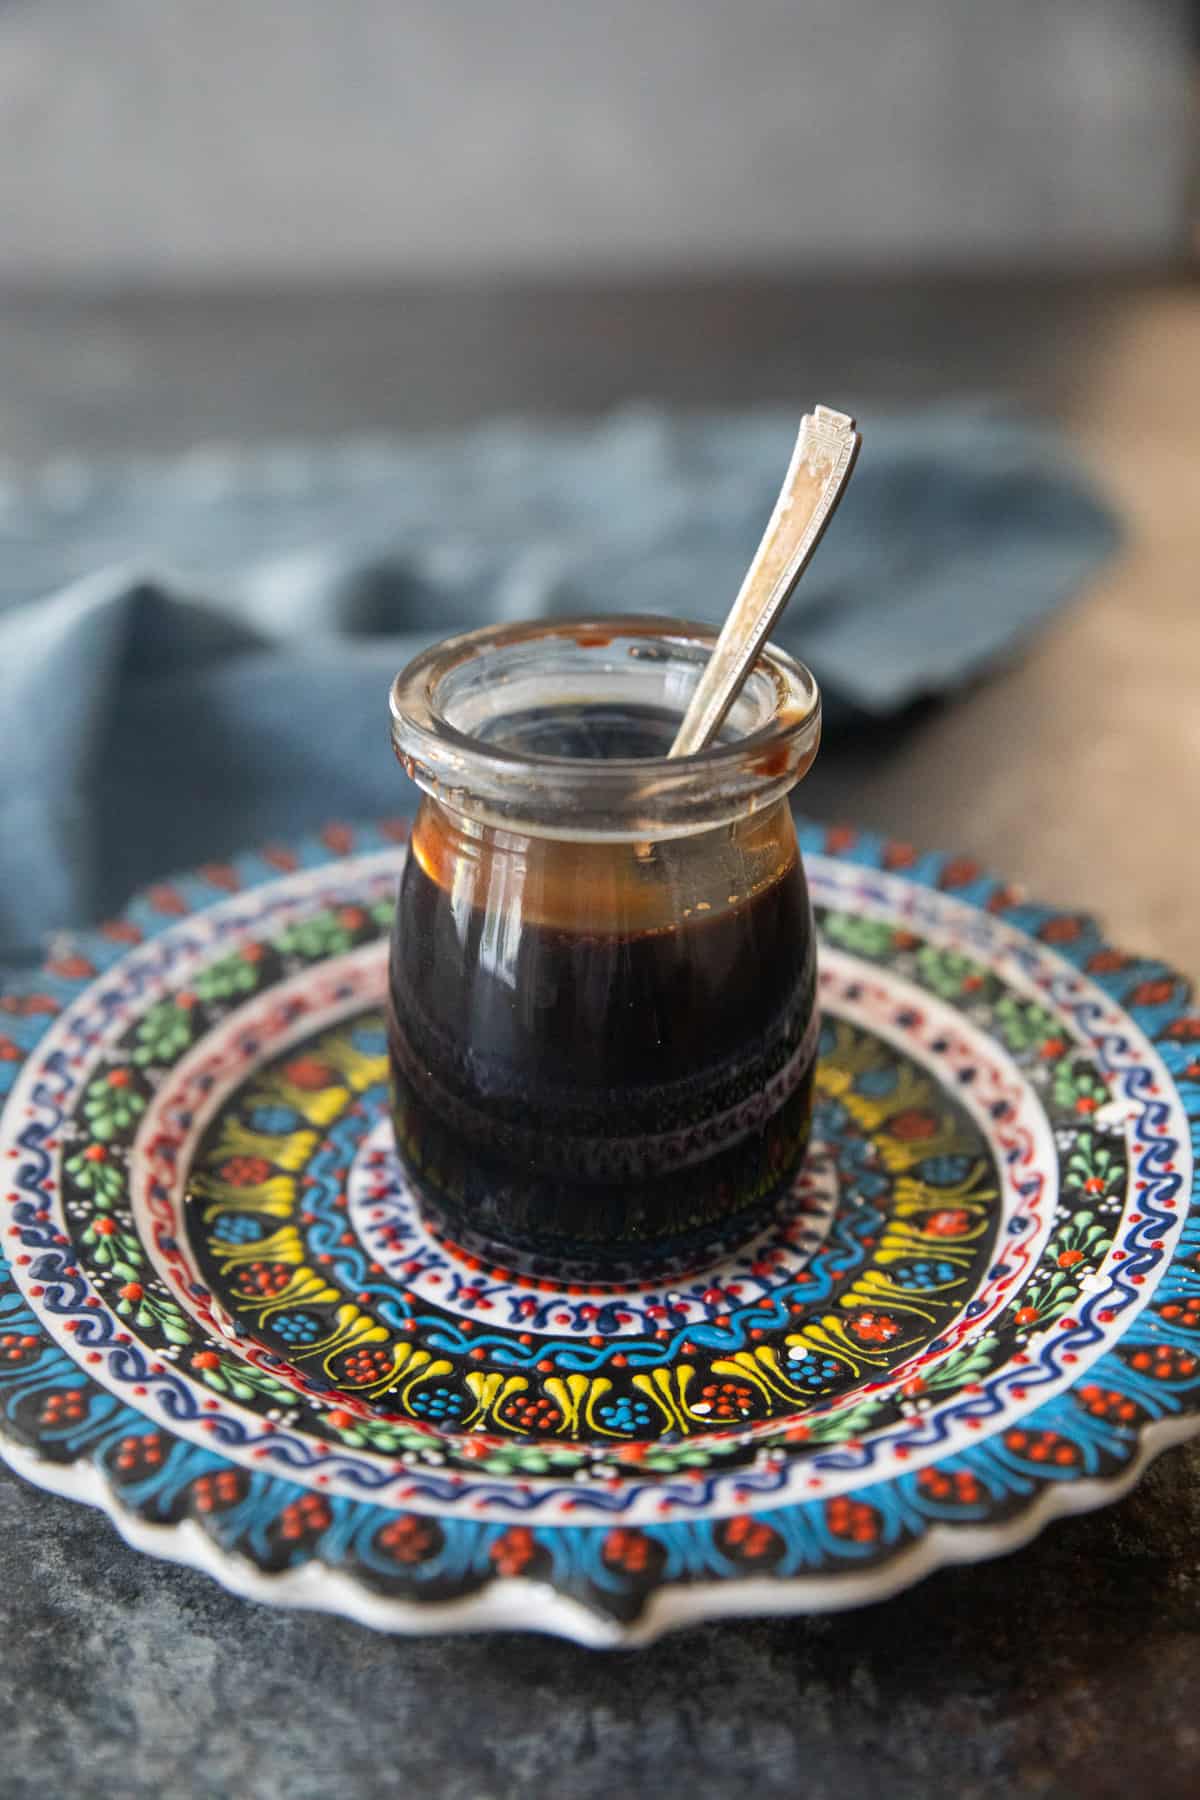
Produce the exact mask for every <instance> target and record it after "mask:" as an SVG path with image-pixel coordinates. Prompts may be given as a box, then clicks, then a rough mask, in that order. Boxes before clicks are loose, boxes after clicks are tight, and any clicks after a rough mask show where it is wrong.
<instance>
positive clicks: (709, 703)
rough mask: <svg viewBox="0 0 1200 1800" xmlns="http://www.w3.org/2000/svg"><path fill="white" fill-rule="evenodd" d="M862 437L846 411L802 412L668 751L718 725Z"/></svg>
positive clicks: (675, 752) (684, 752)
mask: <svg viewBox="0 0 1200 1800" xmlns="http://www.w3.org/2000/svg"><path fill="white" fill-rule="evenodd" d="M861 443H862V439H861V438H860V436H859V435H858V433H857V431H855V429H854V420H853V419H852V418H850V417H849V416H848V415H847V414H846V413H840V412H834V411H833V410H832V409H831V408H830V407H828V406H818V407H817V408H816V410H815V412H811V413H805V415H804V417H803V418H802V419H801V421H800V435H799V436H798V437H797V439H796V448H795V449H794V450H793V452H792V460H791V463H790V464H789V466H788V472H787V475H786V477H785V478H784V483H783V487H782V488H781V489H780V492H779V498H778V500H777V501H776V502H775V510H774V512H773V513H772V514H771V517H770V520H769V521H768V524H767V529H766V531H765V532H764V534H763V540H762V543H761V544H760V545H759V546H758V549H757V551H756V552H755V556H754V561H753V562H752V563H751V564H750V567H749V569H748V570H747V571H746V579H745V580H744V581H743V582H742V586H741V590H740V592H739V594H738V597H737V599H736V600H735V601H734V603H733V605H732V607H731V608H730V610H729V617H728V618H727V619H726V621H725V623H724V625H723V626H722V627H721V635H720V637H719V638H718V639H717V641H716V644H715V646H714V648H713V653H712V655H711V656H710V657H709V659H708V662H707V664H706V666H705V669H704V673H703V675H701V677H700V680H699V683H698V685H697V687H696V691H695V693H694V694H693V695H692V698H691V701H690V702H689V705H688V709H687V711H686V712H685V713H684V715H683V723H682V725H681V726H680V727H679V731H678V733H677V734H676V738H675V742H674V743H673V744H672V745H671V749H670V752H669V754H670V755H671V756H693V755H694V754H695V752H696V751H697V750H703V749H704V747H705V745H707V744H711V743H712V741H713V739H714V738H715V737H716V735H717V733H718V731H720V729H721V726H722V725H723V724H724V722H725V717H726V714H727V713H728V711H729V709H730V707H731V706H732V705H733V703H734V701H735V700H736V699H737V697H738V694H739V693H740V692H741V689H742V683H743V682H744V681H745V679H746V677H747V676H748V675H749V673H750V671H751V669H752V668H753V667H754V664H755V661H756V659H757V657H758V653H759V651H760V650H761V649H762V647H763V645H764V644H765V643H766V641H767V639H768V637H769V636H770V635H771V632H772V631H773V629H774V627H775V624H776V622H777V620H778V619H779V616H780V614H781V613H782V612H783V609H784V607H785V606H786V605H787V603H788V601H789V600H790V599H791V597H792V594H793V592H794V590H795V587H796V583H797V582H798V581H799V579H800V577H801V575H803V573H804V571H805V569H806V568H807V567H808V564H809V562H810V561H811V559H812V554H813V551H814V550H815V549H816V547H817V545H818V544H819V543H820V541H821V534H822V532H823V531H824V530H825V527H826V525H828V523H829V521H830V519H831V518H832V517H833V511H834V508H835V507H836V506H837V503H838V501H839V500H840V499H841V497H842V493H843V491H844V490H845V486H846V483H847V482H848V481H849V479H850V473H851V470H852V469H853V468H854V461H855V458H856V457H857V455H858V448H859V445H860V444H861Z"/></svg>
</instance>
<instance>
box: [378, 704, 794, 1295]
mask: <svg viewBox="0 0 1200 1800" xmlns="http://www.w3.org/2000/svg"><path fill="white" fill-rule="evenodd" d="M674 726H675V720H674V718H673V716H671V715H668V714H665V713H661V714H660V713H657V712H653V713H652V712H650V711H649V710H648V709H646V710H640V711H639V712H637V713H636V714H633V713H631V712H630V711H628V710H622V711H617V710H615V709H611V708H607V709H600V708H584V709H571V711H570V712H567V711H566V710H565V709H563V710H562V711H559V712H555V713H551V714H538V715H534V716H530V717H527V718H525V719H517V720H509V721H506V722H505V727H504V740H503V741H504V742H505V743H506V744H509V745H510V746H512V747H514V748H519V749H522V750H537V751H539V752H540V753H542V754H547V755H575V756H579V755H608V756H612V755H622V756H657V755H662V754H664V753H665V750H666V747H667V746H668V745H669V743H670V740H671V736H672V734H673V731H674ZM815 979H816V974H815V957H814V942H813V928H812V919H811V913H810V910H809V903H808V895H807V890H806V887H805V882H804V875H803V870H802V867H801V864H800V859H799V855H798V851H797V848H796V842H795V833H794V829H793V826H792V823H791V817H790V814H789V812H788V809H787V805H786V802H780V803H779V804H778V805H776V806H774V807H772V808H770V809H768V810H767V811H765V812H764V813H762V814H761V815H755V816H752V817H750V818H749V819H745V820H741V821H738V822H736V823H735V824H733V825H725V826H721V827H719V828H717V829H716V830H712V831H706V832H705V833H703V834H701V835H699V836H695V837H688V838H678V839H671V840H667V841H665V842H661V843H656V844H652V845H649V844H643V845H634V844H629V843H624V842H622V843H604V842H594V841H586V842H570V841H563V840H562V839H551V838H539V837H533V836H526V835H523V834H521V835H518V834H512V833H507V834H505V833H498V832H496V831H494V830H491V829H490V828H486V827H481V826H478V825H471V824H470V823H469V821H467V820H465V819H463V818H462V817H461V816H459V815H457V814H455V813H451V812H449V811H447V810H446V809H444V808H442V807H441V806H439V805H437V804H435V803H433V802H431V801H426V802H425V803H424V805H423V807H422V810H421V813H420V815H419V817H418V820H417V823H416V826H415V828H414V833H413V841H412V848H411V853H410V855H409V857H408V859H407V863H406V866H405V870H404V874H403V877H402V881H401V886H400V894H399V898H398V903H397V911H396V924H395V930H394V934H393V941H392V958H391V994H390V1006H389V1040H390V1054H391V1065H392V1081H393V1097H394V1114H395V1122H396V1133H397V1142H398V1146H399V1149H400V1152H401V1156H402V1158H403V1160H404V1162H405V1164H406V1167H407V1169H408V1172H409V1175H410V1177H411V1179H412V1181H413V1183H414V1185H415V1187H416V1189H417V1191H418V1194H419V1196H420V1197H421V1200H422V1202H423V1204H424V1206H425V1208H426V1210H427V1211H428V1212H429V1213H430V1214H431V1215H432V1218H433V1222H434V1223H435V1225H436V1226H437V1227H438V1228H439V1229H441V1230H442V1231H444V1232H445V1233H446V1234H447V1235H449V1236H450V1237H452V1238H453V1239H455V1240H456V1241H457V1242H459V1243H463V1244H465V1245H467V1246H468V1247H470V1248H472V1249H474V1250H476V1251H479V1252H481V1253H483V1254H488V1255H492V1256H496V1257H500V1258H501V1259H504V1260H507V1261H509V1262H513V1261H519V1262H521V1263H522V1264H523V1265H524V1266H537V1265H538V1263H539V1262H544V1263H545V1264H546V1266H548V1267H550V1266H553V1265H555V1264H556V1263H561V1261H562V1260H563V1259H564V1258H565V1259H567V1260H570V1261H576V1262H579V1263H581V1264H582V1265H585V1266H587V1267H589V1268H594V1269H596V1270H598V1271H602V1270H603V1269H604V1268H605V1267H610V1268H615V1267H616V1266H617V1265H628V1266H630V1267H639V1266H640V1267H643V1268H644V1267H645V1265H646V1260H647V1257H648V1256H649V1257H651V1258H653V1257H655V1256H662V1257H663V1258H664V1259H666V1260H667V1261H669V1262H671V1263H672V1264H680V1265H682V1264H684V1263H686V1262H687V1261H689V1260H692V1261H695V1260H698V1259H699V1258H700V1257H701V1256H702V1255H703V1254H706V1253H708V1252H709V1251H710V1250H712V1249H715V1248H716V1247H718V1245H720V1244H721V1243H726V1242H730V1241H734V1240H735V1239H736V1238H737V1237H739V1236H745V1235H746V1234H747V1233H748V1232H749V1231H751V1230H753V1228H754V1226H755V1225H756V1224H757V1223H758V1222H759V1221H760V1220H761V1219H762V1217H763V1216H764V1215H765V1214H766V1212H767V1211H768V1210H769V1208H770V1204H771V1202H772V1201H773V1200H774V1199H775V1198H776V1197H777V1196H778V1194H779V1193H780V1191H781V1190H782V1189H783V1188H784V1187H785V1186H786V1185H787V1184H788V1183H789V1182H790V1181H791V1179H792V1177H793V1175H794V1173H795V1170H796V1168H797V1166H798V1164H799V1161H800V1159H801V1157H802V1155H803V1153H804V1149H805V1147H806V1144H807V1140H808V1132H809V1126H810V1122H811V1112H812V1086H813V1068H814V1063H815V1047H816V1018H815Z"/></svg>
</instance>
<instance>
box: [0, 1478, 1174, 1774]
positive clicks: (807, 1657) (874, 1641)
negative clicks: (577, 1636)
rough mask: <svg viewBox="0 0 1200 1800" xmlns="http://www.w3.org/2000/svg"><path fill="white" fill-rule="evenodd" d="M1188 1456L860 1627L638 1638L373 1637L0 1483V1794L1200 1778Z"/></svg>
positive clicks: (761, 1628) (826, 1624) (845, 1618)
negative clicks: (281, 1604) (229, 1588)
mask: <svg viewBox="0 0 1200 1800" xmlns="http://www.w3.org/2000/svg"><path fill="white" fill-rule="evenodd" d="M1198 1543H1200V1455H1197V1454H1196V1453H1195V1452H1192V1453H1188V1452H1180V1451H1175V1452H1170V1453H1168V1454H1167V1455H1166V1456H1165V1457H1164V1458H1163V1460H1162V1461H1161V1462H1159V1463H1158V1464H1156V1465H1155V1466H1154V1467H1153V1468H1152V1470H1151V1472H1150V1473H1149V1474H1148V1475H1147V1477H1146V1478H1145V1480H1144V1481H1143V1483H1142V1485H1141V1487H1140V1488H1139V1489H1138V1490H1137V1491H1136V1492H1135V1493H1134V1494H1133V1495H1132V1496H1130V1497H1129V1498H1128V1499H1127V1500H1125V1501H1123V1502H1122V1503H1120V1504H1119V1505H1118V1506H1116V1507H1114V1508H1113V1509H1112V1510H1110V1511H1108V1512H1105V1513H1098V1514H1094V1515H1091V1516H1089V1517H1086V1518H1080V1519H1073V1520H1067V1521H1063V1522H1062V1523H1060V1524H1057V1525H1054V1526H1052V1527H1050V1529H1049V1530H1048V1531H1047V1532H1046V1533H1045V1534H1044V1536H1043V1537H1042V1538H1040V1539H1039V1540H1038V1541H1037V1542H1036V1543H1035V1544H1033V1545H1031V1546H1028V1547H1027V1548H1026V1549H1025V1550H1023V1551H1021V1552H1019V1553H1018V1554H1017V1555H1016V1556H1014V1557H1010V1558H1006V1559H1004V1560H1002V1561H999V1562H993V1563H990V1564H982V1565H979V1566H977V1567H974V1568H962V1569H950V1570H945V1571H943V1572H941V1573H939V1574H936V1575H934V1576H931V1577H930V1578H929V1579H928V1580H927V1581H925V1582H924V1583H922V1584H921V1585H920V1586H918V1587H917V1588H915V1589H913V1590H912V1591H911V1592H910V1593H909V1594H907V1595H904V1596H900V1597H898V1598H896V1599H894V1600H890V1601H888V1602H886V1603H885V1604H883V1605H880V1606H875V1607H871V1608H868V1609H866V1610H864V1611H861V1612H858V1613H846V1614H840V1615H836V1616H830V1617H825V1618H816V1619H791V1620H787V1619H781V1620H748V1621H745V1622H736V1621H727V1622H725V1623H722V1624H719V1625H711V1626H702V1627H698V1628H696V1629H692V1630H687V1631H683V1632H679V1633H677V1634H675V1635H674V1636H671V1637H668V1638H665V1639H663V1640H661V1641H660V1642H659V1643H657V1644H655V1645H652V1646H650V1647H649V1648H647V1649H644V1650H638V1651H631V1652H608V1653H605V1652H595V1651H588V1650H581V1649H577V1648H575V1647H574V1646H573V1645H570V1644H565V1643H560V1642H557V1641H556V1640H553V1639H550V1638H544V1637H532V1636H530V1637H522V1636H511V1635H503V1636H491V1637H480V1638H450V1637H438V1638H431V1639H426V1640H417V1639H413V1640H408V1639H403V1638H395V1639H391V1638H385V1637H380V1636H377V1635H375V1634H374V1633H372V1632H369V1631H367V1630H365V1629H363V1628H361V1627H359V1626H356V1625H352V1624H349V1623H347V1622H345V1621H343V1620H340V1619H331V1618H324V1617H321V1616H319V1615H314V1614H303V1613H295V1612H278V1613H277V1612H274V1611H272V1610H271V1609H270V1608H267V1607H263V1606H256V1605H250V1604H248V1603H247V1602H244V1601H241V1600H238V1599H236V1598H234V1597H233V1596H231V1595H227V1594H225V1593H224V1592H222V1590H221V1589H219V1588H218V1587H217V1586H216V1585H215V1584H214V1583H213V1582H211V1581H209V1580H208V1579H207V1578H206V1577H204V1576H202V1575H196V1574H192V1573H191V1572H190V1571H186V1570H183V1569H175V1568H171V1567H168V1566H167V1565H165V1564H162V1563H158V1562H155V1561H153V1560H152V1559H151V1558H149V1557H145V1556H141V1555H138V1554H137V1553H136V1552H135V1551H133V1550H131V1549H129V1548H128V1547H127V1546H125V1545H124V1544H122V1543H121V1542H120V1541H119V1539H118V1538H117V1536H116V1534H115V1532H114V1531H113V1529H112V1527H111V1525H110V1524H109V1523H108V1522H107V1520H105V1519H104V1518H103V1517H101V1516H100V1515H98V1514H95V1513H92V1512H90V1511H87V1510H85V1509H83V1508H82V1507H77V1506H73V1505H71V1504H69V1503H68V1502H66V1501H64V1500H59V1499H56V1498H52V1497H50V1496H48V1495H41V1494H37V1493H34V1492H32V1491H31V1490H30V1489H29V1488H27V1487H25V1486H23V1485H22V1484H21V1483H19V1482H18V1481H17V1480H16V1479H15V1478H14V1477H13V1476H11V1475H10V1474H8V1473H7V1472H0V1593H2V1594H3V1597H4V1598H3V1610H4V1664H3V1674H2V1676H0V1743H2V1744H3V1757H4V1769H3V1773H0V1792H2V1793H3V1794H4V1795H5V1797H6V1800H43V1797H44V1796H45V1795H47V1794H56V1793H65V1792H67V1791H69V1790H70V1789H72V1788H74V1787H75V1786H76V1784H83V1783H84V1781H85V1777H86V1788H85V1791H86V1792H87V1793H88V1794H89V1795H91V1796H94V1800H107V1797H108V1796H110V1795H111V1796H113V1800H117V1797H118V1796H124V1797H125V1800H142V1797H143V1796H145V1797H146V1800H152V1797H155V1800H156V1797H159V1796H161V1797H162V1800H185V1797H188V1800H190V1797H191V1796H203V1797H204V1800H210V1797H211V1800H225V1797H226V1796H237V1800H279V1797H281V1796H284V1797H286V1800H330V1797H331V1796H334V1795H352V1796H354V1797H355V1800H358V1797H359V1796H361V1797H363V1800H368V1797H373V1796H375V1795H385V1794H391V1793H408V1794H412V1795H414V1796H425V1795H430V1796H439V1797H442V1796H444V1797H445V1800H480V1797H482V1796H507V1795H518V1794H519V1795H523V1796H531V1797H532V1796H537V1797H538V1800H560V1797H561V1800H568V1797H569V1800H611V1797H612V1796H616V1795H626V1794H631V1795H632V1794H638V1795H640V1794H643V1793H644V1794H648V1795H649V1794H653V1795H661V1796H662V1797H663V1800H673V1797H674V1796H677V1795H678V1796H693V1797H695V1800H702V1797H704V1796H710V1795H711V1796H714V1800H715V1797H716V1796H728V1795H734V1794H741V1793H751V1792H753V1793H755V1794H760V1795H762V1796H764V1797H774V1796H779V1800H793V1797H794V1796H797V1795H801V1794H803V1795H805V1796H808V1797H809V1800H858V1796H863V1797H864V1800H866V1797H867V1796H871V1797H872V1800H874V1797H875V1796H879V1795H884V1796H888V1800H927V1797H928V1796H930V1795H942V1794H948V1795H956V1796H976V1797H978V1800H992V1797H993V1796H994V1797H995V1800H1002V1797H1004V1796H1008V1795H1013V1794H1029V1795H1041V1796H1048V1797H1055V1800H1057V1797H1058V1796H1071V1797H1075V1796H1085V1795H1086V1796H1095V1797H1096V1800H1107V1797H1108V1796H1112V1800H1118V1797H1123V1796H1127V1795H1130V1794H1138V1795H1144V1794H1154V1795H1155V1796H1161V1797H1162V1800H1170V1797H1172V1796H1176V1795H1178V1796H1180V1797H1181V1800H1182V1797H1183V1796H1185V1795H1190V1794H1194V1793H1195V1792H1196V1779H1197V1771H1198V1770H1200V1705H1198V1703H1197V1695H1198V1692H1200V1687H1198V1681H1197V1677H1198V1675H1200V1580H1198V1579H1197V1561H1196V1546H1197V1544H1198Z"/></svg>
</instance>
